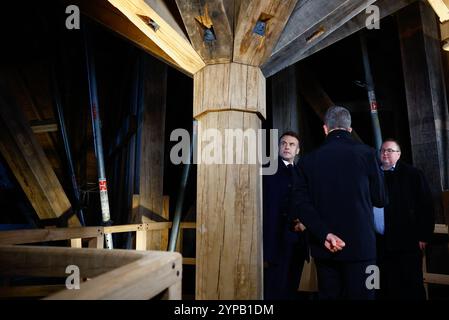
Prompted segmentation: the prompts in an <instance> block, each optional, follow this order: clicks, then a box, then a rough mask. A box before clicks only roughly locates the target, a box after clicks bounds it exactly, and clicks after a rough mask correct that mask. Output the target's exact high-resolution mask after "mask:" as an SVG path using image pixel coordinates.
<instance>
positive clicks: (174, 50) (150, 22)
mask: <svg viewBox="0 0 449 320" xmlns="http://www.w3.org/2000/svg"><path fill="white" fill-rule="evenodd" d="M71 3H72V4H73V3H74V4H77V5H79V6H80V10H81V11H82V12H83V13H85V14H86V15H88V16H89V17H91V18H92V19H94V20H96V21H98V22H100V23H101V24H103V25H105V26H106V27H108V28H109V29H111V30H112V31H114V32H116V33H118V34H120V35H121V36H123V37H125V38H126V39H128V40H130V41H131V42H133V43H135V44H136V45H137V46H139V47H141V48H142V49H144V50H145V51H146V52H149V53H150V54H151V55H153V56H155V57H156V58H158V59H161V60H163V61H164V62H166V63H168V64H170V65H171V66H173V67H175V68H177V69H179V70H180V71H182V72H184V73H186V74H188V75H190V76H192V75H193V74H195V73H196V72H197V71H199V70H200V69H201V68H203V67H204V66H205V63H204V61H203V60H202V59H201V57H200V56H199V55H198V54H197V53H196V51H195V50H194V49H193V47H192V46H191V44H190V42H189V40H188V39H187V37H186V36H185V35H184V33H183V31H182V29H181V27H180V26H179V25H178V24H177V22H176V19H175V18H174V17H173V15H172V14H171V13H170V11H169V9H168V8H167V6H166V4H165V3H164V1H163V0H107V1H106V0H74V1H71Z"/></svg>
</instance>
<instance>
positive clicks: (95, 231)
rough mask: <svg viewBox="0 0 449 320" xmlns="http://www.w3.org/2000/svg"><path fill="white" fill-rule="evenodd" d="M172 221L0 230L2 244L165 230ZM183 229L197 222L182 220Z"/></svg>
mask: <svg viewBox="0 0 449 320" xmlns="http://www.w3.org/2000/svg"><path fill="white" fill-rule="evenodd" d="M171 224H172V223H171V222H150V223H142V224H129V225H119V226H108V227H101V226H99V227H75V228H49V229H27V230H10V231H0V245H7V244H27V243H37V242H46V241H57V240H71V239H87V238H96V237H102V236H103V235H104V234H105V233H121V232H137V231H153V230H165V229H169V228H171ZM181 228H182V229H194V228H196V224H195V222H182V223H181Z"/></svg>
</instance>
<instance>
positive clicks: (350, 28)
mask: <svg viewBox="0 0 449 320" xmlns="http://www.w3.org/2000/svg"><path fill="white" fill-rule="evenodd" d="M415 1H417V0H395V1H391V0H379V1H377V3H376V6H378V7H379V13H380V19H382V18H384V17H387V16H389V15H391V14H393V13H395V12H397V11H399V10H401V9H402V8H404V7H406V6H408V5H409V4H411V3H412V2H415ZM366 19H367V15H366V12H365V11H362V12H360V13H359V14H358V15H357V16H355V17H354V18H352V19H351V20H349V21H348V22H346V24H345V25H343V26H341V27H340V28H339V29H338V30H336V31H335V32H333V33H331V34H330V35H329V36H327V37H326V38H324V39H322V40H321V41H318V42H314V43H313V44H311V45H310V46H307V48H306V49H305V50H304V52H303V54H302V55H301V56H300V57H299V58H298V61H300V60H302V59H304V58H307V57H308V56H310V55H312V54H314V53H316V52H318V51H320V50H322V49H324V48H326V47H328V46H330V45H332V44H334V43H336V42H338V41H340V40H342V39H344V38H346V37H348V36H350V35H351V34H353V33H355V32H357V31H360V30H362V29H363V28H365V27H366Z"/></svg>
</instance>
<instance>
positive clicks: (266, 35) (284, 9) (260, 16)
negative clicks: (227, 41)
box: [233, 0, 297, 66]
mask: <svg viewBox="0 0 449 320" xmlns="http://www.w3.org/2000/svg"><path fill="white" fill-rule="evenodd" d="M296 3H297V0H260V1H248V0H247V1H242V2H241V3H240V7H239V10H238V18H237V21H236V23H235V24H236V28H235V32H234V34H235V36H234V57H233V61H234V62H238V63H243V64H248V65H252V66H260V65H261V64H262V63H264V61H265V60H266V59H267V58H268V57H269V56H270V54H271V51H272V49H273V48H274V46H275V44H276V42H277V41H278V39H279V36H280V34H281V32H282V30H283V29H284V26H285V24H286V23H287V20H288V18H289V17H290V14H291V12H292V10H293V8H294V7H295V5H296ZM258 22H259V23H260V24H259V26H260V28H257V27H256V25H257V23H258ZM256 30H260V33H257V32H256Z"/></svg>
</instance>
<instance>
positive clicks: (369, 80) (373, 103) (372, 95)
mask: <svg viewBox="0 0 449 320" xmlns="http://www.w3.org/2000/svg"><path fill="white" fill-rule="evenodd" d="M360 44H361V47H362V55H363V67H364V70H365V82H366V85H365V87H366V90H367V92H368V100H369V105H370V110H371V123H372V125H373V133H374V143H375V145H376V150H380V148H381V146H382V131H381V129H380V123H379V115H378V113H377V100H376V91H375V90H374V80H373V75H372V74H371V66H370V62H369V56H368V48H367V46H366V39H365V35H364V34H363V33H362V32H361V33H360Z"/></svg>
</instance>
